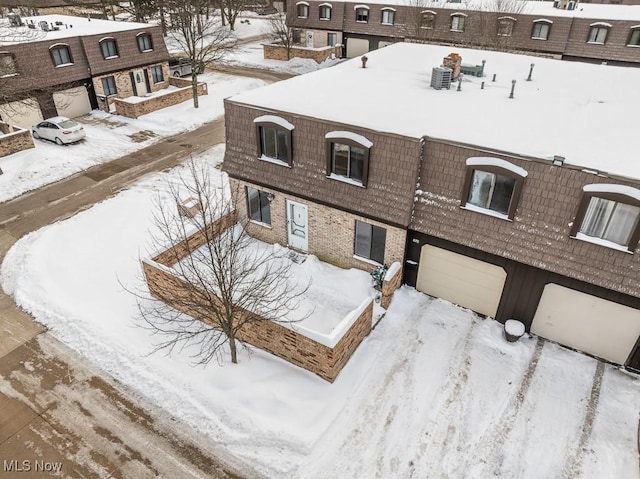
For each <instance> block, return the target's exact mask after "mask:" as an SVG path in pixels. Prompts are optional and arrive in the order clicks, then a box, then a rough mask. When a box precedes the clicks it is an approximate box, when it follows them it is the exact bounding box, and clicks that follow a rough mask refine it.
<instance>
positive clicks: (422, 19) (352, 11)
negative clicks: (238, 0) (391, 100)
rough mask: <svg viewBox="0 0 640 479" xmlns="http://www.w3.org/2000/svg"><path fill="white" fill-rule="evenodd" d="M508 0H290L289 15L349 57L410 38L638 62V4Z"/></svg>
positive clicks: (310, 42) (317, 41)
mask: <svg viewBox="0 0 640 479" xmlns="http://www.w3.org/2000/svg"><path fill="white" fill-rule="evenodd" d="M554 4H556V6H558V7H564V9H563V8H554ZM418 5H419V6H418ZM488 5H491V4H488ZM506 5H508V7H511V9H512V10H513V11H507V8H506V7H505V11H503V12H500V11H495V8H493V9H492V7H488V8H489V10H491V11H481V10H474V9H473V4H472V3H471V4H467V3H460V2H450V3H448V2H444V3H443V2H430V1H426V2H409V3H408V2H405V1H403V0H390V1H380V0H375V1H373V2H344V1H340V2H323V1H321V0H288V2H287V22H288V24H289V25H290V26H291V27H292V28H293V29H294V31H296V32H298V33H297V37H300V38H301V39H305V40H304V41H305V42H306V45H307V46H309V47H322V46H325V45H331V44H334V43H341V44H343V45H344V46H345V48H344V49H343V54H344V55H345V56H347V57H349V58H353V57H358V56H361V55H363V54H364V53H366V52H368V51H371V50H375V49H377V48H381V47H383V46H386V45H389V44H391V43H395V42H403V41H407V42H423V43H436V44H446V45H460V46H471V47H474V46H475V47H478V48H482V49H490V50H499V51H519V52H529V53H535V54H537V55H541V56H547V57H552V58H562V59H567V60H581V61H590V62H597V63H600V62H602V61H607V62H610V63H612V64H620V65H631V66H638V65H640V48H639V47H640V6H639V5H602V4H583V3H579V4H578V3H577V2H568V1H563V2H560V1H558V2H538V1H516V2H513V3H509V2H507V4H506ZM574 7H575V8H574ZM496 8H497V7H496ZM569 8H571V10H569Z"/></svg>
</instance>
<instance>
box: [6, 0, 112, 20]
mask: <svg viewBox="0 0 640 479" xmlns="http://www.w3.org/2000/svg"><path fill="white" fill-rule="evenodd" d="M115 5H116V3H115V2H105V1H102V0H2V7H0V8H4V9H5V11H11V12H15V13H19V14H21V15H27V16H28V15H54V14H55V15H88V14H91V15H103V16H104V17H105V18H106V17H107V13H108V14H111V13H112V11H113V9H114V8H115Z"/></svg>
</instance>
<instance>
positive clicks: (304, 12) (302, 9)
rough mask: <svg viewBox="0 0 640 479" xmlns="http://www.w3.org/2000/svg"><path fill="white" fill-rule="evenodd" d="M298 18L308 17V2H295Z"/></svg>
mask: <svg viewBox="0 0 640 479" xmlns="http://www.w3.org/2000/svg"><path fill="white" fill-rule="evenodd" d="M296 10H297V12H298V18H309V4H308V3H307V2H298V3H296Z"/></svg>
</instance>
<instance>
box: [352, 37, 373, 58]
mask: <svg viewBox="0 0 640 479" xmlns="http://www.w3.org/2000/svg"><path fill="white" fill-rule="evenodd" d="M367 52H369V40H363V39H362V38H347V58H355V57H360V56H362V55H364V54H365V53H367Z"/></svg>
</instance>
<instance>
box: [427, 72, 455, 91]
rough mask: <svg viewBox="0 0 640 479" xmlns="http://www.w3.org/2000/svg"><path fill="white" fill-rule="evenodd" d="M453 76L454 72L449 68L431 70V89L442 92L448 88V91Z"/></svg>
mask: <svg viewBox="0 0 640 479" xmlns="http://www.w3.org/2000/svg"><path fill="white" fill-rule="evenodd" d="M452 75H453V70H452V69H451V68H447V67H435V68H434V69H433V70H431V87H432V88H435V89H436V90H442V89H443V88H446V89H447V90H448V89H449V87H450V86H451V76H452Z"/></svg>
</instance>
